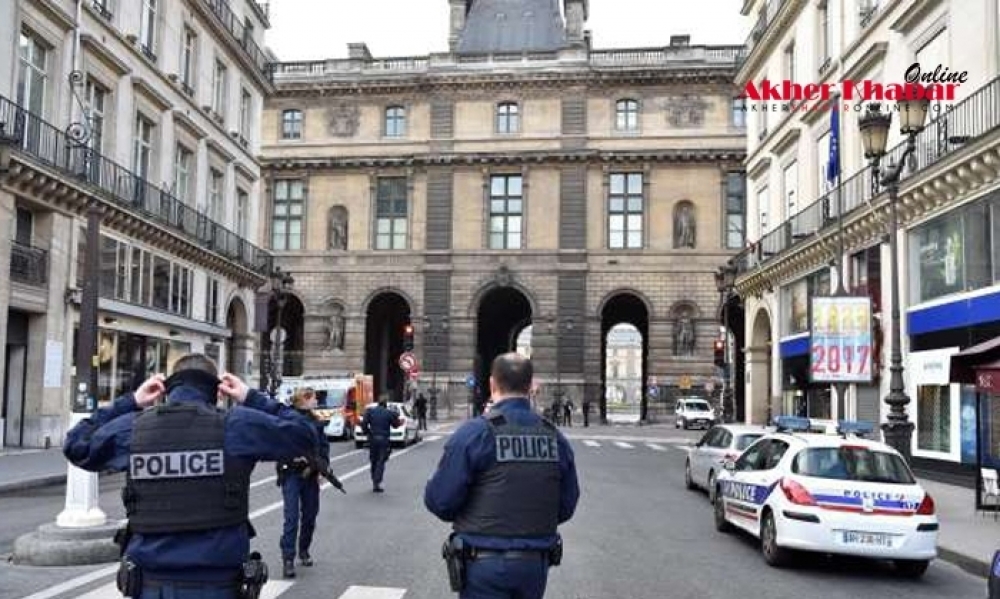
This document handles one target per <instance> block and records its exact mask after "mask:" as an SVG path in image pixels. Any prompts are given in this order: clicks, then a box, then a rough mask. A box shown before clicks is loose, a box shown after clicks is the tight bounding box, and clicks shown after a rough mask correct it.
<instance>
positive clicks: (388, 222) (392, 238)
mask: <svg viewBox="0 0 1000 599" xmlns="http://www.w3.org/2000/svg"><path fill="white" fill-rule="evenodd" d="M376 194H377V198H376V202H375V204H376V205H375V249H377V250H403V249H406V225H407V222H406V217H407V205H406V204H407V202H406V195H407V193H406V178H405V177H383V178H380V179H379V180H378V184H377V186H376Z"/></svg>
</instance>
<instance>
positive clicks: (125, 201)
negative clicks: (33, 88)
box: [0, 96, 271, 275]
mask: <svg viewBox="0 0 1000 599" xmlns="http://www.w3.org/2000/svg"><path fill="white" fill-rule="evenodd" d="M0 137H3V138H6V139H7V141H8V143H12V144H13V145H14V146H15V148H17V151H20V152H23V153H24V154H27V155H28V156H31V157H32V158H34V159H35V160H37V161H38V162H41V163H43V164H45V165H48V166H51V167H53V168H56V169H58V170H60V171H62V172H64V173H67V174H69V175H71V176H72V177H73V178H74V180H75V181H76V182H78V183H83V184H86V185H89V186H90V187H91V188H93V189H95V190H97V191H98V192H99V193H100V194H101V196H102V197H104V198H106V199H107V200H109V201H110V202H111V203H112V204H115V205H117V206H120V207H122V208H125V209H127V210H130V211H132V212H136V213H138V214H140V215H141V216H142V217H143V218H145V219H148V220H150V221H152V222H155V223H156V224H159V225H161V226H164V227H167V228H169V229H170V230H172V231H173V232H175V233H177V234H179V235H180V236H181V237H184V238H186V239H188V240H189V241H192V242H194V243H196V244H197V245H199V246H201V247H203V248H205V249H207V250H209V251H212V252H215V253H216V254H219V255H221V256H223V257H225V258H226V259H228V260H232V261H234V262H237V263H239V264H240V265H242V266H244V267H246V268H248V269H250V270H252V271H254V272H256V273H259V274H264V275H267V274H268V273H269V272H270V268H271V257H270V255H269V254H268V253H267V252H265V251H264V250H262V249H260V248H258V247H257V246H255V245H254V244H252V243H250V242H249V241H247V240H246V239H244V238H242V237H240V236H239V235H237V234H236V233H234V232H232V231H230V230H229V229H227V228H226V227H224V226H223V225H221V224H219V223H217V222H215V221H214V220H212V219H210V218H208V217H207V216H205V215H204V214H201V213H199V212H198V211H197V210H195V209H194V208H192V207H191V206H188V205H187V204H185V203H184V202H181V201H180V200H178V199H177V198H176V197H174V196H173V195H172V194H171V193H170V192H168V191H165V190H163V189H161V188H159V187H157V186H155V185H153V184H151V183H150V182H149V181H147V180H146V179H144V178H143V177H141V176H140V175H138V174H136V173H133V172H132V171H130V170H128V169H126V168H125V167H123V166H121V165H119V164H117V163H116V162H114V161H112V160H110V159H108V158H106V157H105V156H103V155H101V154H100V153H98V152H96V151H94V150H92V149H90V148H88V147H87V146H86V145H84V144H81V143H78V142H76V141H73V140H72V139H70V137H69V136H67V134H65V133H63V132H62V131H60V130H59V129H57V128H55V127H54V126H52V125H51V124H49V123H47V122H45V121H44V120H42V119H41V118H39V117H38V116H36V115H34V114H32V113H30V112H28V111H27V110H25V109H23V108H21V107H20V106H18V105H17V104H15V103H14V102H11V101H10V100H9V99H7V98H5V97H4V96H0Z"/></svg>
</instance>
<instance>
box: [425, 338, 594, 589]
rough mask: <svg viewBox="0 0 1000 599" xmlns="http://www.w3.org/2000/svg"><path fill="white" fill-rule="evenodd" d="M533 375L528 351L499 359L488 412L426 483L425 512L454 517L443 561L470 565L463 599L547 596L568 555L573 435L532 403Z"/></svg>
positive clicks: (456, 438)
mask: <svg viewBox="0 0 1000 599" xmlns="http://www.w3.org/2000/svg"><path fill="white" fill-rule="evenodd" d="M532 377H533V370H532V366H531V361H530V360H529V359H528V358H525V357H524V356H521V355H519V354H516V353H508V354H503V355H501V356H499V357H497V358H496V359H495V360H494V361H493V367H492V370H491V375H490V393H491V399H492V401H493V407H492V409H491V410H490V413H489V415H487V416H484V417H482V418H476V419H473V420H469V421H467V422H465V423H464V424H463V425H462V426H461V427H459V428H458V430H456V431H455V433H454V434H452V436H451V438H450V439H449V440H448V442H447V443H446V444H445V447H444V455H443V456H442V457H441V461H440V462H439V463H438V467H437V471H436V472H435V473H434V475H433V476H432V477H431V479H430V480H429V481H428V482H427V487H426V489H425V490H424V505H426V506H427V509H428V510H430V511H431V512H432V513H434V514H435V515H436V516H437V517H438V518H440V519H441V520H444V521H445V522H451V523H452V527H453V529H454V532H453V534H452V535H451V537H449V541H448V543H447V544H446V547H447V548H448V551H447V553H446V559H448V560H449V575H451V573H452V572H461V571H464V579H463V578H462V577H461V576H458V575H456V577H455V578H453V580H452V590H455V591H457V592H459V596H460V597H461V598H462V599H540V598H541V597H542V596H543V595H544V594H545V586H546V582H547V579H548V569H549V567H550V566H554V565H559V563H560V560H561V556H562V539H561V538H560V536H559V534H558V531H557V527H558V525H559V524H562V523H563V522H566V521H568V520H569V519H570V518H571V517H572V516H573V512H574V511H575V510H576V504H577V501H578V499H579V497H580V488H579V484H578V482H577V475H576V466H575V463H574V458H573V450H572V449H571V448H570V445H569V442H568V441H567V440H566V438H565V437H564V436H563V435H562V433H560V432H559V431H558V430H557V429H556V428H555V426H553V425H552V424H551V423H549V422H548V421H546V420H544V419H542V418H541V417H539V416H538V415H537V414H536V413H535V412H534V411H533V410H532V409H531V404H530V402H529V400H528V393H529V390H530V389H531V380H532ZM529 448H530V451H529V450H528V449H529ZM457 562H462V564H463V565H464V568H461V567H459V568H454V566H455V565H457Z"/></svg>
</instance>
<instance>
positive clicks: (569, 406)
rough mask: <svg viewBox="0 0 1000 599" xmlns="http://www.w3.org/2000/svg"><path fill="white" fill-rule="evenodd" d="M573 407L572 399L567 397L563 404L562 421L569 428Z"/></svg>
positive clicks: (571, 421)
mask: <svg viewBox="0 0 1000 599" xmlns="http://www.w3.org/2000/svg"><path fill="white" fill-rule="evenodd" d="M575 408H576V406H574V405H573V400H572V399H570V398H568V397H567V398H566V402H565V403H564V404H563V422H565V423H566V426H568V427H570V428H573V410H574V409H575Z"/></svg>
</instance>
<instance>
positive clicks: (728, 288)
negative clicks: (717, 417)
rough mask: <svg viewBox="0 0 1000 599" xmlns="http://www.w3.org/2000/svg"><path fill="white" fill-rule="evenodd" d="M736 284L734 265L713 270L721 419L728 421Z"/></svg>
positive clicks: (731, 395)
mask: <svg viewBox="0 0 1000 599" xmlns="http://www.w3.org/2000/svg"><path fill="white" fill-rule="evenodd" d="M735 284H736V265H735V264H733V263H732V262H727V263H725V264H724V265H722V266H720V267H719V270H717V271H715V288H716V289H717V290H718V291H719V301H720V302H721V303H722V339H723V354H722V355H723V366H722V369H723V371H722V397H721V399H722V412H723V413H722V419H723V421H724V422H729V421H730V420H731V418H732V416H733V414H734V412H735V410H734V408H735V406H733V405H732V404H733V388H732V387H733V385H732V381H733V373H732V369H733V365H732V364H730V362H729V298H730V296H731V295H732V293H733V287H734V286H735Z"/></svg>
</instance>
